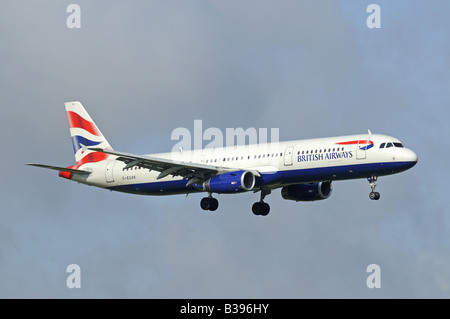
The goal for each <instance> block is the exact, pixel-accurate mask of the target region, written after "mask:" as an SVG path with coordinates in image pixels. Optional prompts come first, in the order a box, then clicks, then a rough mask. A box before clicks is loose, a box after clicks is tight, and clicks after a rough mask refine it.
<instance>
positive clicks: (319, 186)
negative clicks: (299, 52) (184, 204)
mask: <svg viewBox="0 0 450 319" xmlns="http://www.w3.org/2000/svg"><path fill="white" fill-rule="evenodd" d="M65 109H66V113H67V117H68V120H69V127H70V135H71V138H72V143H73V150H74V153H75V161H76V164H75V165H72V166H68V167H59V166H51V165H43V164H34V163H29V164H27V165H32V166H37V167H42V168H47V169H53V170H57V171H59V176H60V177H63V178H66V179H69V180H72V181H76V182H79V183H83V184H87V185H91V186H96V187H101V188H105V189H109V190H113V191H119V192H125V193H132V194H140V195H173V194H186V196H187V195H188V194H190V193H200V192H206V193H208V196H207V197H204V198H202V199H201V201H200V206H201V208H202V209H203V210H206V211H215V210H217V208H218V206H219V202H218V200H217V199H216V198H214V197H213V196H212V195H213V194H236V193H243V192H254V193H256V192H260V200H259V201H257V202H255V203H254V204H253V206H252V212H253V213H254V214H255V215H261V216H266V215H267V214H269V212H270V206H269V204H267V203H266V202H265V201H264V199H265V197H266V196H267V195H269V194H271V192H272V190H274V189H277V188H281V196H282V197H283V198H284V199H286V200H293V201H297V202H298V201H316V200H324V199H327V198H329V197H330V195H331V193H332V182H333V181H340V180H351V179H362V178H367V180H368V182H369V185H370V188H371V192H370V194H369V198H370V199H371V200H378V199H379V198H380V193H379V192H375V187H376V181H377V179H378V177H379V176H386V175H391V174H396V173H400V172H403V171H405V170H407V169H409V168H411V167H413V166H414V165H416V163H417V160H418V159H417V155H416V153H414V152H413V151H412V150H410V149H408V148H406V147H405V146H404V145H403V144H402V143H401V142H400V141H399V140H398V139H396V138H394V137H391V136H387V135H381V134H372V133H371V132H370V130H369V131H368V133H367V134H357V135H348V136H337V137H327V138H316V139H306V140H294V141H285V142H276V143H260V144H247V145H237V146H228V147H222V148H205V149H194V150H185V151H183V150H180V151H179V152H168V153H159V154H149V155H136V154H130V153H124V152H118V151H115V150H114V149H113V148H112V147H111V145H110V144H109V143H108V141H107V140H106V138H105V137H104V136H103V134H102V133H101V131H100V130H99V129H98V127H97V125H96V124H95V123H94V121H93V120H92V118H91V117H90V116H89V114H88V113H87V111H86V110H85V109H84V107H83V105H82V104H81V103H80V102H77V101H74V102H66V103H65Z"/></svg>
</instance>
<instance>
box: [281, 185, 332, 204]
mask: <svg viewBox="0 0 450 319" xmlns="http://www.w3.org/2000/svg"><path fill="white" fill-rule="evenodd" d="M332 190H333V188H332V186H331V182H320V183H310V184H295V185H290V186H286V187H283V188H282V189H281V196H283V198H284V199H289V200H295V201H296V202H298V201H303V202H310V201H315V200H321V199H327V198H328V197H330V195H331V192H332Z"/></svg>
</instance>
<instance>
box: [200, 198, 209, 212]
mask: <svg viewBox="0 0 450 319" xmlns="http://www.w3.org/2000/svg"><path fill="white" fill-rule="evenodd" d="M211 205H212V200H211V198H210V197H203V198H202V200H201V201H200V207H201V208H202V209H203V210H209V209H210V207H211Z"/></svg>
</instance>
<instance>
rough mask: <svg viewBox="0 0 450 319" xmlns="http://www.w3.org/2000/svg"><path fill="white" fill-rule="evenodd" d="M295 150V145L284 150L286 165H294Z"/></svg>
mask: <svg viewBox="0 0 450 319" xmlns="http://www.w3.org/2000/svg"><path fill="white" fill-rule="evenodd" d="M293 150H294V147H293V146H290V147H286V150H285V151H284V166H290V165H292V152H293Z"/></svg>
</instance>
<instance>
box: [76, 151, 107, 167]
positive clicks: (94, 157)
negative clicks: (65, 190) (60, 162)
mask: <svg viewBox="0 0 450 319" xmlns="http://www.w3.org/2000/svg"><path fill="white" fill-rule="evenodd" d="M107 158H108V154H105V153H102V152H92V153H89V154H88V155H86V156H85V157H83V158H82V159H81V160H79V161H78V162H77V164H78V167H79V166H80V165H82V164H86V163H95V162H100V161H103V160H105V159H107ZM78 167H77V168H78Z"/></svg>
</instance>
